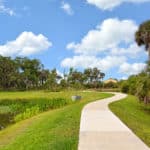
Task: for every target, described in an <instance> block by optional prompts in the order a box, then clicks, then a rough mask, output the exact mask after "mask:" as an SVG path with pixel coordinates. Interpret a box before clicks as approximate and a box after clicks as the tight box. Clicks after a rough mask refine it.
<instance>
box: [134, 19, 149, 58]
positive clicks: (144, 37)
mask: <svg viewBox="0 0 150 150" xmlns="http://www.w3.org/2000/svg"><path fill="white" fill-rule="evenodd" d="M135 40H136V43H137V44H138V45H139V46H142V45H145V50H146V51H148V55H149V61H150V20H148V21H146V22H144V23H142V24H141V25H140V27H139V29H138V31H137V32H136V33H135Z"/></svg>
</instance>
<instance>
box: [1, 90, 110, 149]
mask: <svg viewBox="0 0 150 150" xmlns="http://www.w3.org/2000/svg"><path fill="white" fill-rule="evenodd" d="M77 93H78V94H80V95H82V97H83V100H82V101H81V102H79V103H75V104H73V105H69V106H66V107H64V108H61V109H57V110H53V111H49V112H45V113H42V114H40V115H37V116H35V117H32V118H31V119H28V120H25V121H22V122H19V123H17V124H15V125H13V126H11V127H9V128H7V129H6V130H3V131H1V132H0V145H1V146H0V147H1V148H0V149H3V150H14V149H17V150H41V149H42V150H76V149H77V144H78V134H79V124H80V115H81V110H82V108H83V106H84V105H85V104H86V103H88V102H90V101H93V100H95V99H102V98H105V97H108V96H112V95H110V94H102V93H98V92H86V93H85V92H84V93H81V92H80V93H79V92H77ZM53 94H54V93H53ZM65 94H66V93H65ZM65 94H61V95H65ZM72 94H73V93H70V92H69V93H68V94H66V95H69V96H70V95H72ZM57 95H59V93H57ZM59 97H60V96H59ZM67 97H68V96H67ZM2 145H3V146H2Z"/></svg>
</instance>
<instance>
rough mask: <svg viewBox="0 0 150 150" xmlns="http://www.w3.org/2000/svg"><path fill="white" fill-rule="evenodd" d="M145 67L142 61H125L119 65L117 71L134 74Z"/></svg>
mask: <svg viewBox="0 0 150 150" xmlns="http://www.w3.org/2000/svg"><path fill="white" fill-rule="evenodd" d="M145 67H146V64H144V63H133V64H129V63H127V62H125V63H123V64H122V65H121V66H120V69H119V72H120V73H123V74H126V75H136V74H138V73H140V72H141V71H142V70H143V69H144V68H145Z"/></svg>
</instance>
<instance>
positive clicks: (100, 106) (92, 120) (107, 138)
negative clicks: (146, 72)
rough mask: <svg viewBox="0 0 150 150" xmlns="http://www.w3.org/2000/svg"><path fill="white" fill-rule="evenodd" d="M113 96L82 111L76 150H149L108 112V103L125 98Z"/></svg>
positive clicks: (118, 94) (118, 95) (120, 94)
mask: <svg viewBox="0 0 150 150" xmlns="http://www.w3.org/2000/svg"><path fill="white" fill-rule="evenodd" d="M114 94H115V96H113V97H111V98H107V99H104V100H100V101H96V102H93V103H89V104H88V105H86V106H85V107H84V109H83V110H82V115H81V123H80V135H79V145H78V150H150V148H148V147H147V146H146V145H145V144H144V143H143V142H142V141H141V140H140V139H139V138H138V137H137V136H136V135H135V134H134V133H133V132H132V131H131V130H130V129H129V128H128V127H127V126H126V125H125V124H123V123H122V122H121V121H120V120H119V119H118V118H117V117H116V116H115V115H114V114H113V113H112V112H111V111H110V110H109V108H108V104H109V103H111V102H113V101H117V100H120V99H123V98H125V97H126V96H127V95H126V94H122V93H114Z"/></svg>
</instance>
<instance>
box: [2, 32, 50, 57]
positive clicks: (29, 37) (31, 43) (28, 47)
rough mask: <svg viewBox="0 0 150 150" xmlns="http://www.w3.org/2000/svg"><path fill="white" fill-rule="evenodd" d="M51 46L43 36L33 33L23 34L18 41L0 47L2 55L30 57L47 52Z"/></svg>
mask: <svg viewBox="0 0 150 150" xmlns="http://www.w3.org/2000/svg"><path fill="white" fill-rule="evenodd" d="M51 46H52V43H51V42H50V41H48V39H47V37H45V36H44V35H42V34H39V35H35V34H34V33H32V32H22V33H21V34H20V35H19V36H18V37H17V38H16V40H14V41H9V42H7V43H6V44H5V45H0V55H2V56H13V55H15V56H16V55H20V56H28V55H32V54H35V53H39V52H41V51H43V50H46V49H48V48H49V47H51Z"/></svg>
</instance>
